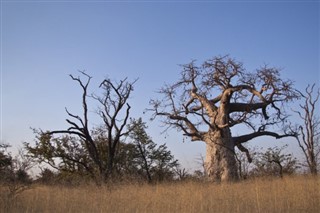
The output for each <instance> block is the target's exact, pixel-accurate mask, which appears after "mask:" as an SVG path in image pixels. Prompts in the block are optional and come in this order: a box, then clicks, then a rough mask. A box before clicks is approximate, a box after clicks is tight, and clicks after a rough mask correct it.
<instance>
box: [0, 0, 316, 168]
mask: <svg viewBox="0 0 320 213" xmlns="http://www.w3.org/2000/svg"><path fill="white" fill-rule="evenodd" d="M319 5H320V3H319V1H305V0H304V1H303V0H301V1H122V2H117V1H46V0H42V1H14V0H10V1H1V128H0V131H1V132H0V134H1V138H0V139H1V141H3V142H7V143H10V144H12V145H13V146H15V147H17V146H19V145H20V144H21V142H23V141H28V142H30V141H32V140H33V133H32V131H31V130H30V127H35V128H42V129H51V130H53V129H61V128H65V127H66V126H67V125H66V122H65V118H66V113H65V111H64V108H65V107H67V108H68V109H69V110H70V111H71V112H74V113H78V112H79V113H80V110H81V99H80V95H81V91H80V88H79V87H78V86H77V85H76V84H75V82H73V81H71V79H70V78H69V76H68V75H69V74H74V75H78V73H77V70H86V71H87V73H88V74H90V75H92V76H93V77H94V78H93V82H92V84H91V87H90V89H91V91H96V88H97V86H98V83H99V81H101V80H102V79H103V78H104V77H110V78H111V79H115V80H120V79H122V78H125V77H129V79H131V80H134V79H136V78H139V81H138V82H137V83H136V85H135V91H134V93H133V94H132V98H131V99H130V104H131V105H132V114H131V116H133V117H136V118H137V117H143V118H144V120H145V121H147V122H148V125H149V127H150V128H149V129H148V132H149V134H150V135H151V136H152V138H153V139H154V140H155V142H157V143H163V142H165V143H167V145H168V146H169V148H170V149H171V150H172V152H173V153H174V154H175V156H176V157H178V158H179V159H180V160H181V161H183V163H184V165H185V166H187V167H189V166H190V165H191V164H192V162H193V161H194V160H195V158H197V157H198V156H199V154H200V153H202V154H204V145H203V144H201V143H191V142H189V141H185V143H182V138H181V137H180V136H179V134H177V133H175V132H170V134H169V135H168V136H167V137H165V135H160V132H161V131H162V130H163V128H161V127H160V125H161V124H160V123H159V122H158V121H153V122H149V120H148V119H149V118H150V116H151V115H150V114H146V115H144V114H143V111H144V109H145V108H148V107H149V105H148V102H149V99H150V98H155V97H157V95H158V94H157V93H156V91H157V89H159V88H160V87H161V86H162V85H163V84H164V83H165V82H167V83H172V82H174V81H175V80H176V79H177V78H178V76H179V72H180V67H179V64H184V63H188V62H190V61H191V60H192V59H196V60H198V61H199V63H201V62H202V61H203V60H206V59H209V58H211V57H213V56H217V55H225V54H230V56H232V57H234V58H236V59H237V60H239V61H242V62H243V63H244V66H245V67H246V68H247V70H248V71H253V70H254V69H256V68H259V66H262V65H264V64H269V65H270V66H275V67H279V68H282V69H283V72H282V74H283V76H284V78H290V79H292V80H294V81H295V82H296V86H297V88H298V89H303V88H305V86H306V85H307V84H308V83H319V81H320V74H319V73H320V66H319V59H320V42H319V38H320V37H319V32H320V24H319V19H320V17H319V13H320V6H319ZM292 106H293V107H294V106H295V105H294V104H293V105H292ZM92 107H94V106H92ZM91 122H92V124H96V123H97V121H96V120H95V119H92V120H91ZM272 140H273V139H270V138H268V141H272ZM264 142H265V141H264ZM265 143H266V142H265ZM252 144H254V143H252ZM257 145H258V143H257ZM20 146H21V145H20Z"/></svg>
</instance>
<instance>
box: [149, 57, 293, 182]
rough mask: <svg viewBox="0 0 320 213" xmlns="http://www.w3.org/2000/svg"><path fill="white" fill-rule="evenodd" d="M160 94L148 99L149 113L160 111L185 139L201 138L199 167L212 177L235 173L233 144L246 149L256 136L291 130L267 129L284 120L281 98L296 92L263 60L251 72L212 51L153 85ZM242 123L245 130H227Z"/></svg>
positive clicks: (222, 178) (234, 177) (225, 177)
mask: <svg viewBox="0 0 320 213" xmlns="http://www.w3.org/2000/svg"><path fill="white" fill-rule="evenodd" d="M159 93H160V94H162V95H163V99H162V100H161V99H159V100H151V101H150V104H151V106H152V107H151V109H149V110H151V111H152V112H153V116H154V117H153V118H155V117H161V118H162V122H163V123H164V124H165V125H166V126H167V127H168V128H171V127H173V128H177V129H178V130H179V131H182V132H183V134H184V135H185V136H188V137H190V138H191V141H203V142H205V143H206V158H205V169H206V173H207V175H208V176H209V177H210V178H211V179H212V180H215V181H231V180H237V179H238V169H237V163H236V159H235V147H237V148H238V149H239V150H241V151H243V152H245V153H246V155H247V157H248V159H249V160H250V161H251V157H250V153H249V152H248V150H247V149H246V148H245V147H244V146H243V144H244V143H246V142H248V141H250V140H252V139H254V138H257V137H260V136H271V137H274V138H276V139H279V138H283V137H287V136H294V135H295V134H294V133H290V132H285V131H283V132H282V133H279V132H276V131H274V130H273V131H271V130H270V128H269V127H270V126H275V125H277V124H281V123H283V122H285V121H286V118H287V115H286V114H285V112H284V104H285V103H286V102H288V101H291V100H293V99H295V98H296V97H297V96H298V94H297V93H296V92H295V90H294V89H293V83H292V81H290V80H283V79H281V78H280V71H279V70H278V69H276V68H268V67H267V66H264V67H262V68H260V69H258V70H256V71H255V72H253V73H250V72H247V71H246V70H245V69H244V67H243V64H242V63H240V62H237V61H235V60H234V59H232V58H230V57H229V56H224V57H214V58H213V59H210V60H207V61H205V62H204V63H203V64H202V65H201V66H197V65H196V63H195V61H192V62H191V63H189V64H186V65H182V72H181V78H180V79H179V80H178V81H177V82H176V83H174V84H171V85H165V86H164V87H163V88H161V89H160V91H159ZM239 125H244V126H246V127H248V128H247V129H248V133H246V134H243V135H239V136H238V135H237V136H235V135H233V134H232V132H231V129H232V128H234V127H236V126H239Z"/></svg>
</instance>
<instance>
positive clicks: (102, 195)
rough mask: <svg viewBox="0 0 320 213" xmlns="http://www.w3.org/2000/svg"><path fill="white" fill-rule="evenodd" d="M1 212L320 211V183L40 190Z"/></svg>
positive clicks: (0, 205)
mask: <svg viewBox="0 0 320 213" xmlns="http://www.w3.org/2000/svg"><path fill="white" fill-rule="evenodd" d="M4 189H5V188H4V187H2V189H1V200H0V212H161V213H162V212H183V213H184V212H241V213H243V212H257V213H258V212H261V213H262V212H263V213H264V212H319V210H320V178H319V177H318V178H311V177H287V178H284V179H255V180H250V181H242V182H238V183H229V184H213V183H201V182H178V183H166V184H165V183H163V184H155V185H148V184H142V185H141V184H120V185H114V186H112V187H101V188H98V187H95V186H88V185H87V186H82V187H61V186H60V187H59V186H36V187H33V188H32V189H29V190H27V191H24V192H23V193H21V194H19V195H18V196H17V197H16V198H15V199H13V200H11V201H10V200H8V199H7V198H6V195H5V193H6V192H5V190H4Z"/></svg>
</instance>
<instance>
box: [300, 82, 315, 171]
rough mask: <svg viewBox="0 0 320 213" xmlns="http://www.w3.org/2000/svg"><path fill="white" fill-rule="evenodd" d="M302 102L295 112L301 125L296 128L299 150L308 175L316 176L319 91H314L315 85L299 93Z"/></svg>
mask: <svg viewBox="0 0 320 213" xmlns="http://www.w3.org/2000/svg"><path fill="white" fill-rule="evenodd" d="M299 93H300V96H301V98H302V100H303V103H302V104H300V105H299V106H300V109H301V110H300V111H295V112H296V113H297V114H298V115H299V117H300V119H301V120H302V122H303V124H302V125H299V126H298V130H297V131H298V132H299V134H300V137H299V136H298V135H297V136H296V139H297V141H298V144H299V147H300V148H301V150H302V152H303V154H304V157H305V159H306V162H307V165H308V168H309V170H310V173H311V174H313V175H316V174H317V173H318V169H317V166H318V163H319V160H320V117H319V116H317V115H316V110H317V106H319V104H318V105H317V103H318V100H319V97H320V89H318V90H315V84H313V85H312V86H310V85H308V86H307V88H306V89H305V93H302V92H299Z"/></svg>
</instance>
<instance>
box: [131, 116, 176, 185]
mask: <svg viewBox="0 0 320 213" xmlns="http://www.w3.org/2000/svg"><path fill="white" fill-rule="evenodd" d="M146 128H147V126H146V124H145V123H144V122H143V121H142V119H141V118H139V119H138V120H135V119H132V120H131V123H130V125H129V129H131V130H132V131H131V133H130V134H129V136H130V138H131V144H133V145H134V148H135V155H134V159H133V162H134V163H135V165H136V169H137V171H138V173H140V174H143V176H145V177H146V179H147V180H148V182H151V181H152V180H154V179H155V180H157V181H162V180H165V179H172V178H173V176H174V174H175V168H176V167H177V166H178V165H179V164H178V160H176V159H175V158H174V156H173V155H172V154H171V152H170V151H169V150H168V148H167V146H166V144H162V145H160V146H158V147H157V145H156V143H154V142H153V141H152V139H151V138H150V137H149V136H148V134H147V133H146V130H145V129H146Z"/></svg>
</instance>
